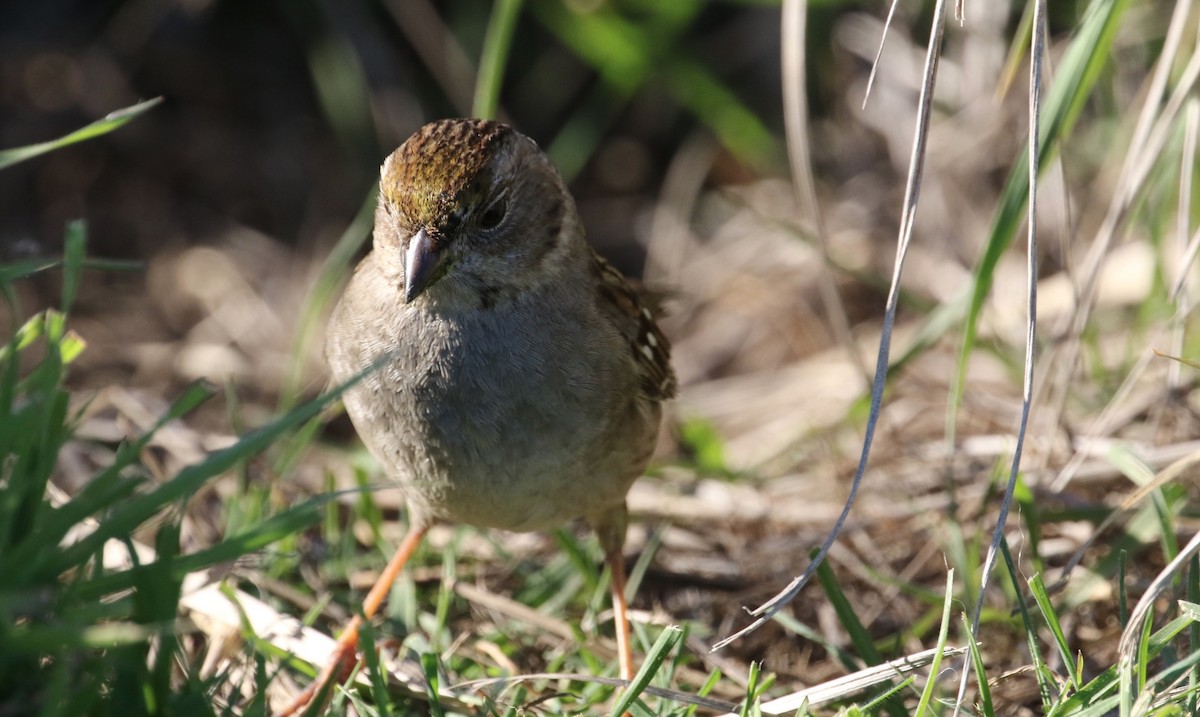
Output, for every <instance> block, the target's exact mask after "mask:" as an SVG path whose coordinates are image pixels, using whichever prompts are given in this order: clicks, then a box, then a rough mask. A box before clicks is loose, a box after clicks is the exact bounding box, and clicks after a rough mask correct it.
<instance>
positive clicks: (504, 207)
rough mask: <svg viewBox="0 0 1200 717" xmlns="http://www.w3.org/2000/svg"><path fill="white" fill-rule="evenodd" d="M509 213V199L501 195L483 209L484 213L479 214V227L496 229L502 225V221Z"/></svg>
mask: <svg viewBox="0 0 1200 717" xmlns="http://www.w3.org/2000/svg"><path fill="white" fill-rule="evenodd" d="M507 213H508V200H507V199H505V198H504V197H500V198H499V199H497V200H496V201H494V202H492V203H491V204H489V205H488V206H487V208H486V209H484V210H483V214H480V215H479V220H478V221H479V227H480V228H481V229H495V228H496V227H498V226H500V222H503V221H504V216H505V215H506V214H507Z"/></svg>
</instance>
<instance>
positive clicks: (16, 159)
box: [0, 97, 163, 169]
mask: <svg viewBox="0 0 1200 717" xmlns="http://www.w3.org/2000/svg"><path fill="white" fill-rule="evenodd" d="M162 101H163V99H162V98H161V97H155V98H154V99H152V100H146V101H145V102H139V103H138V104H136V105H131V106H129V107H125V108H124V109H119V110H117V111H115V112H110V113H109V114H107V115H105V116H104V117H103V118H101V119H98V120H96V121H95V122H92V123H91V124H89V125H85V126H84V127H81V128H79V129H77V130H75V131H74V132H72V133H70V134H68V135H64V136H62V137H59V138H58V139H55V140H51V141H49V142H40V143H38V144H31V145H28V146H25V147H17V148H15V149H6V150H0V169H4V168H6V167H11V166H13V165H14V164H18V163H20V162H24V161H25V160H27V159H33V158H34V157H38V156H41V155H43V154H46V153H47V152H53V151H54V150H56V149H61V148H63V147H67V146H70V145H72V144H76V143H78V142H84V141H86V140H89V139H92V138H95V137H99V136H101V135H105V134H108V133H109V132H112V131H113V130H115V129H119V128H120V127H122V126H123V125H125V124H126V123H127V122H130V121H131V120H134V119H136V118H138V117H140V116H141V115H143V114H145V113H146V112H148V111H150V110H151V109H153V108H154V107H155V106H156V105H158V104H159V103H161V102H162Z"/></svg>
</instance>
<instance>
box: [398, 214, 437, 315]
mask: <svg viewBox="0 0 1200 717" xmlns="http://www.w3.org/2000/svg"><path fill="white" fill-rule="evenodd" d="M441 263H442V252H441V251H439V249H438V248H437V247H435V246H434V245H433V239H432V238H431V237H430V236H429V233H428V232H427V231H425V228H424V227H422V228H421V230H420V231H418V232H417V233H416V234H414V235H413V236H412V238H411V239H409V240H408V249H407V250H406V251H405V252H404V302H405V303H408V302H410V301H412V300H413V299H415V298H417V297H418V296H420V295H421V292H422V291H425V289H427V288H429V285H430V284H431V283H432V282H433V278H434V277H435V276H436V275H437V273H438V272H437V270H438V267H439V266H441Z"/></svg>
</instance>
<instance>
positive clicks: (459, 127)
mask: <svg viewBox="0 0 1200 717" xmlns="http://www.w3.org/2000/svg"><path fill="white" fill-rule="evenodd" d="M512 132H513V129H512V128H511V127H509V126H508V125H505V124H501V123H499V122H491V121H488V120H478V119H447V120H438V121H436V122H431V123H429V124H427V125H425V126H424V127H422V128H421V129H419V130H417V131H416V133H414V134H413V135H412V136H411V137H409V138H408V139H407V140H405V141H404V144H402V145H400V147H399V148H398V149H397V150H396V151H395V152H393V153H392V154H391V156H389V157H388V158H387V161H385V162H384V164H383V173H382V177H381V179H380V191H381V192H382V194H383V197H384V199H385V200H387V201H389V202H392V203H393V204H394V205H395V206H396V207H397V208H398V209H399V210H400V211H401V212H402V213H403V214H404V215H405V216H407V217H408V218H409V219H411V220H412V221H414V222H415V223H417V224H418V225H422V226H433V225H437V224H439V223H440V222H441V221H442V220H444V219H445V218H446V217H447V216H448V215H449V214H450V213H451V212H453V211H454V207H455V204H456V202H457V201H458V199H459V197H460V195H461V194H462V193H463V192H464V191H465V190H467V189H469V188H470V187H471V185H472V183H473V182H474V181H475V180H476V179H477V178H478V177H479V176H480V175H481V173H482V172H483V171H484V170H485V169H486V168H487V167H488V165H489V164H490V163H491V161H492V159H494V158H495V156H496V152H497V151H498V149H499V147H500V146H501V142H500V141H499V140H500V139H501V138H503V137H505V136H506V135H508V134H510V133H512Z"/></svg>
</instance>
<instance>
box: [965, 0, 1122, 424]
mask: <svg viewBox="0 0 1200 717" xmlns="http://www.w3.org/2000/svg"><path fill="white" fill-rule="evenodd" d="M1128 4H1129V3H1128V0H1095V2H1093V3H1092V4H1091V5H1090V6H1089V7H1088V11H1087V14H1086V15H1085V17H1084V19H1083V21H1082V23H1080V27H1079V31H1078V32H1077V33H1076V35H1075V38H1074V39H1073V40H1072V41H1071V44H1070V47H1068V48H1067V52H1066V54H1065V55H1064V56H1063V58H1062V61H1061V62H1060V63H1059V66H1058V71H1057V74H1056V77H1055V81H1054V85H1053V86H1052V87H1051V88H1050V92H1049V94H1048V95H1047V97H1046V103H1045V105H1044V107H1043V111H1042V115H1041V117H1042V124H1041V132H1040V136H1039V137H1038V139H1037V141H1038V145H1039V148H1040V149H1039V152H1038V171H1039V172H1041V171H1043V170H1044V169H1045V168H1046V166H1047V165H1048V164H1049V163H1050V162H1051V161H1052V160H1053V159H1054V158H1055V157H1056V156H1057V154H1058V149H1059V147H1060V145H1061V144H1062V142H1063V140H1064V139H1065V138H1066V137H1067V136H1068V135H1069V134H1070V132H1071V129H1072V128H1073V127H1074V124H1075V120H1076V119H1077V118H1078V116H1079V111H1080V109H1082V107H1083V104H1084V102H1085V101H1086V100H1087V98H1088V97H1089V96H1090V95H1091V92H1092V89H1093V87H1094V86H1095V83H1096V79H1097V78H1098V77H1099V75H1100V70H1101V69H1102V68H1103V66H1104V65H1105V64H1106V63H1107V62H1108V61H1109V60H1110V58H1111V51H1112V44H1113V39H1114V38H1115V36H1116V31H1117V27H1118V25H1119V22H1120V19H1121V17H1122V15H1123V14H1124V11H1125V8H1126V6H1127V5H1128ZM1028 198H1029V160H1028V157H1027V153H1025V152H1022V153H1021V154H1020V155H1018V157H1017V158H1016V161H1015V162H1014V163H1013V167H1012V170H1011V171H1010V172H1009V175H1008V180H1007V181H1006V182H1005V185H1004V190H1003V193H1002V194H1001V197H1000V206H999V209H998V210H997V212H996V217H995V219H993V222H992V229H991V232H990V233H989V236H988V240H987V245H986V248H985V249H984V254H983V258H981V259H980V261H979V265H978V266H977V267H976V268H975V278H974V281H973V284H972V286H973V289H972V292H971V298H970V303H969V304H968V305H967V307H966V312H967V313H966V317H965V319H964V322H963V340H962V344H961V348H960V350H959V355H958V365H957V369H956V374H955V381H954V386H953V389H952V391H951V396H950V403H949V406H948V408H947V412H948V416H949V418H948V420H947V425H948V426H952V425H954V421H955V419H954V417H955V416H956V415H957V412H958V405H959V403H960V402H961V400H962V394H963V391H964V390H965V387H966V376H967V362H968V360H969V359H970V356H971V353H972V351H973V350H974V348H975V338H976V332H977V331H978V324H979V314H980V312H982V311H983V304H984V301H985V300H986V299H987V295H988V293H989V292H990V290H991V287H992V282H993V280H994V279H995V271H996V266H997V265H998V264H999V262H1000V257H1001V256H1003V255H1004V253H1005V252H1006V251H1008V247H1009V246H1010V245H1011V244H1012V241H1013V237H1014V236H1016V233H1017V229H1018V228H1019V227H1020V225H1021V222H1022V221H1024V219H1025V203H1026V201H1028Z"/></svg>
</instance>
